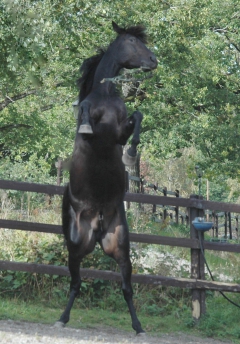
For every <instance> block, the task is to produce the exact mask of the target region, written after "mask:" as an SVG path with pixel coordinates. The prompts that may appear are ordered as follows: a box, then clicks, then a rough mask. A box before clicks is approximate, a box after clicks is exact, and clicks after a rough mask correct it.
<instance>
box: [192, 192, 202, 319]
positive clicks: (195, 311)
mask: <svg viewBox="0 0 240 344" xmlns="http://www.w3.org/2000/svg"><path fill="white" fill-rule="evenodd" d="M190 199H199V200H200V199H203V197H202V196H198V195H191V196H190ZM189 213H190V214H189V220H190V237H191V239H200V237H199V236H200V235H201V236H202V240H203V239H204V234H203V233H202V232H199V231H197V230H196V229H195V228H194V226H193V224H192V221H193V220H194V219H195V217H203V215H204V213H203V210H200V209H197V208H190V210H189ZM191 278H194V279H201V280H204V279H205V274H204V259H203V257H202V254H201V250H200V249H191ZM204 313H206V304H205V291H204V290H199V289H193V290H192V316H193V319H194V320H195V321H198V320H199V319H200V317H201V315H202V314H204Z"/></svg>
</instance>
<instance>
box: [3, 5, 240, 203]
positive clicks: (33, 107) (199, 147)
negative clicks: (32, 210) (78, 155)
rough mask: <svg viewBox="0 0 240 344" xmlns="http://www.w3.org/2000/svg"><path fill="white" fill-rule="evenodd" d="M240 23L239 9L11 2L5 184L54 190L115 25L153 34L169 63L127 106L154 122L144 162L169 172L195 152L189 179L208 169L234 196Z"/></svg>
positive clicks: (145, 140) (147, 125)
mask: <svg viewBox="0 0 240 344" xmlns="http://www.w3.org/2000/svg"><path fill="white" fill-rule="evenodd" d="M239 16H240V5H239V2H238V1H236V0H224V1H223V2H221V6H219V1H217V0H211V1H202V0H201V1H199V0H191V1H182V0H172V1H171V2H167V1H165V0H162V1H155V0H149V1H147V2H146V1H143V0H139V1H138V2H134V1H121V2H119V1H115V0H114V1H108V0H101V1H80V0H76V1H73V0H64V1H58V0H55V1H50V0H44V1H30V0H3V1H1V4H0V45H1V65H0V111H1V116H0V176H1V178H7V179H9V178H10V179H19V180H25V179H30V180H32V178H33V179H34V178H36V181H43V182H46V181H47V177H48V176H49V177H51V176H54V175H55V174H56V169H55V161H56V160H57V159H58V157H61V158H66V157H67V156H69V155H70V154H71V151H72V146H73V139H74V134H75V120H74V117H73V115H72V110H71V104H72V102H73V101H74V100H75V99H76V97H77V93H78V92H77V88H76V87H75V83H76V79H77V78H78V76H79V73H78V70H79V67H80V65H81V63H82V62H83V60H84V59H85V58H87V57H89V56H91V55H92V54H94V53H95V50H96V48H97V47H99V46H107V45H108V44H109V42H110V41H111V40H113V39H114V37H115V34H114V33H113V30H112V29H111V21H112V20H114V21H116V22H117V23H118V24H119V25H122V26H125V25H135V24H138V23H142V24H144V25H146V27H147V32H148V34H149V46H150V48H151V49H152V50H153V51H154V52H155V54H156V55H157V58H158V60H159V67H158V69H157V71H156V73H155V74H154V77H153V78H152V79H149V80H145V81H144V82H142V83H141V84H140V85H138V89H137V91H136V90H135V93H134V94H133V95H132V96H131V97H126V102H127V106H128V109H129V113H131V112H132V111H133V110H134V109H135V108H138V109H139V110H140V111H142V113H143V114H144V121H143V125H142V149H141V150H142V156H143V157H145V159H146V157H147V161H148V162H149V163H151V165H152V166H153V167H154V168H155V169H156V168H157V171H158V172H159V171H161V170H162V169H163V168H164V166H165V164H168V162H169V161H170V160H171V159H178V158H179V157H181V156H182V155H183V153H184V152H186V150H184V149H186V148H188V149H191V150H192V155H191V156H190V154H188V159H187V161H186V165H185V166H184V170H185V174H186V176H187V177H188V178H193V172H192V171H193V168H194V165H195V164H196V163H198V164H200V166H201V167H202V168H203V169H204V172H205V174H204V175H205V177H206V178H208V179H209V180H210V181H211V182H213V183H214V188H215V184H216V185H223V187H224V188H228V184H229V182H227V180H228V179H229V178H230V179H232V180H235V181H238V179H239V154H238V152H239V94H240V85H239V57H240V55H239V51H240V40H239V37H240V36H239ZM140 91H141V96H139V92H140ZM144 153H145V155H144ZM177 161H178V160H177ZM22 163H23V165H22ZM19 164H20V165H19ZM13 166H14V167H13ZM17 166H19V168H18V167H17ZM40 171H41V173H40ZM220 176H221V177H220ZM161 178H162V179H163V180H164V178H165V177H164V175H163V174H162V175H161ZM183 182H184V181H183V180H182V181H180V183H183ZM230 184H231V183H230ZM233 184H234V183H232V185H231V187H230V188H228V190H229V192H230V190H231V192H232V194H234V193H235V194H236V192H238V190H235V189H234V187H233ZM173 186H174V185H173ZM222 196H223V197H225V198H226V197H228V194H227V195H222ZM235 196H236V195H235ZM235 199H236V197H235Z"/></svg>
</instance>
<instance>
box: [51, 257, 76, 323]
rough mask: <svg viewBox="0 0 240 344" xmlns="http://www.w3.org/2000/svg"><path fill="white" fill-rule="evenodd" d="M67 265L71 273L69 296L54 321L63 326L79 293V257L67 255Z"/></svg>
mask: <svg viewBox="0 0 240 344" xmlns="http://www.w3.org/2000/svg"><path fill="white" fill-rule="evenodd" d="M68 266H69V271H70V274H71V284H70V296H69V300H68V304H67V307H66V308H65V310H64V312H63V313H62V315H61V317H60V319H59V320H58V321H57V323H56V324H60V325H62V326H64V325H65V324H66V323H67V322H68V321H69V319H70V311H71V309H72V306H73V303H74V300H75V298H76V296H78V294H79V290H80V286H81V278H80V270H79V269H80V258H76V257H71V256H70V255H69V258H68Z"/></svg>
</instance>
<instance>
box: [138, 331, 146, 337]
mask: <svg viewBox="0 0 240 344" xmlns="http://www.w3.org/2000/svg"><path fill="white" fill-rule="evenodd" d="M137 336H138V337H139V336H143V337H144V336H146V332H139V333H137Z"/></svg>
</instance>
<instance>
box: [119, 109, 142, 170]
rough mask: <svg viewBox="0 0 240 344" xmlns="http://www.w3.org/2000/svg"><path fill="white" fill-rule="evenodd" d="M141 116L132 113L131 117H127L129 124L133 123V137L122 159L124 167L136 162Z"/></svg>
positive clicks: (137, 112)
mask: <svg viewBox="0 0 240 344" xmlns="http://www.w3.org/2000/svg"><path fill="white" fill-rule="evenodd" d="M142 119H143V115H142V114H141V112H139V111H134V113H133V114H132V116H131V117H129V119H128V120H129V122H131V121H132V122H133V123H134V128H133V137H132V141H131V146H130V148H129V149H128V150H127V151H126V152H125V154H124V155H123V157H122V161H123V163H124V164H125V165H129V166H132V165H134V164H135V163H136V160H137V145H138V144H139V143H140V129H141V122H142Z"/></svg>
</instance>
